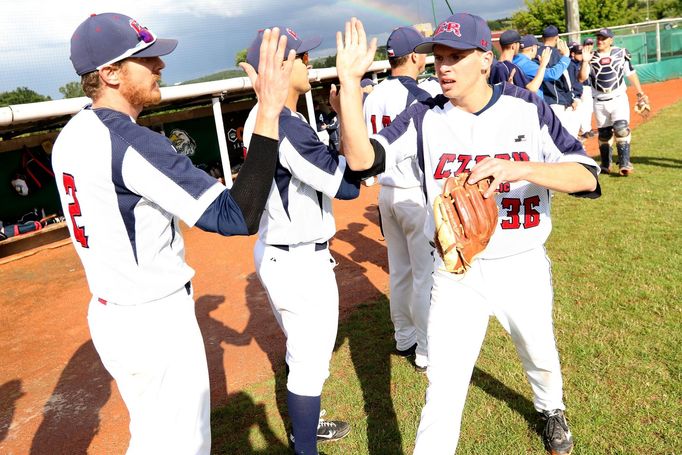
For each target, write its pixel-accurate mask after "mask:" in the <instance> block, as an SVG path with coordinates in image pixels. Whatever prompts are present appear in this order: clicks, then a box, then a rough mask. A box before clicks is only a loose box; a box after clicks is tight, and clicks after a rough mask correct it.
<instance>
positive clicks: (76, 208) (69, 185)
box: [63, 174, 88, 248]
mask: <svg viewBox="0 0 682 455" xmlns="http://www.w3.org/2000/svg"><path fill="white" fill-rule="evenodd" d="M63 182H64V190H65V191H66V194H67V195H70V196H71V197H72V198H73V202H70V203H69V215H70V216H71V225H72V226H73V236H74V237H75V238H76V241H77V242H78V243H80V244H81V246H82V247H83V248H88V236H87V235H85V228H84V227H82V226H78V224H77V223H76V217H77V216H81V206H80V204H79V203H78V198H77V197H76V181H75V179H74V178H73V175H70V174H64V178H63Z"/></svg>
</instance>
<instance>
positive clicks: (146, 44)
mask: <svg viewBox="0 0 682 455" xmlns="http://www.w3.org/2000/svg"><path fill="white" fill-rule="evenodd" d="M177 45H178V41H177V40H174V39H161V38H157V37H156V35H155V34H154V33H153V32H152V31H151V30H149V29H148V28H146V27H142V26H141V25H140V24H139V23H138V22H137V21H136V20H135V19H132V18H130V17H128V16H126V15H125V14H118V13H102V14H92V15H90V17H88V18H87V19H86V20H85V21H83V22H82V23H81V24H80V25H79V26H78V28H76V31H75V32H73V35H72V36H71V63H72V64H73V68H74V69H75V70H76V73H77V74H78V75H79V76H82V75H83V74H86V73H90V72H92V71H95V70H98V69H100V68H102V67H103V66H106V65H110V64H112V63H116V62H118V61H121V60H123V59H126V58H128V57H160V56H162V55H166V54H170V53H171V52H173V50H174V49H175V47H176V46H177Z"/></svg>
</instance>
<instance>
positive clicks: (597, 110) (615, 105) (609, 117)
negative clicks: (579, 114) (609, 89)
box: [594, 93, 630, 128]
mask: <svg viewBox="0 0 682 455" xmlns="http://www.w3.org/2000/svg"><path fill="white" fill-rule="evenodd" d="M594 118H595V120H596V121H597V128H605V127H607V126H613V123H614V122H615V121H616V120H625V121H626V122H628V123H630V102H629V101H628V96H627V94H625V93H621V94H618V95H616V96H615V97H613V98H611V99H609V100H606V101H599V100H598V99H597V98H595V99H594Z"/></svg>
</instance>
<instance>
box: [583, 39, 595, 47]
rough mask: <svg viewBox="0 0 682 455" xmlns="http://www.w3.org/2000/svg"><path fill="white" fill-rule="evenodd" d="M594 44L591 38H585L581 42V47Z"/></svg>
mask: <svg viewBox="0 0 682 455" xmlns="http://www.w3.org/2000/svg"><path fill="white" fill-rule="evenodd" d="M593 44H594V40H593V39H592V38H585V40H584V41H583V46H591V45H593Z"/></svg>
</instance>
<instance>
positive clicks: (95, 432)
mask: <svg viewBox="0 0 682 455" xmlns="http://www.w3.org/2000/svg"><path fill="white" fill-rule="evenodd" d="M645 91H646V93H647V94H648V95H649V98H650V100H651V102H652V105H653V107H654V112H653V113H652V116H653V115H655V114H656V112H657V111H658V110H659V109H661V108H663V107H665V106H668V105H670V104H672V103H675V102H677V101H678V100H679V99H680V98H681V97H682V79H677V80H673V81H668V82H665V83H657V84H649V85H646V86H645ZM628 93H629V96H630V98H631V102H632V100H633V99H634V92H633V91H632V90H630V91H629V92H628ZM632 124H633V126H634V127H637V126H638V125H640V124H641V118H640V117H639V116H638V115H636V114H633V116H632ZM586 148H587V150H588V152H589V153H590V154H591V155H596V154H598V151H597V144H596V139H591V140H590V141H588V143H587V144H586ZM633 155H635V156H636V155H637V146H636V143H635V144H634V146H633ZM377 194H378V188H377V187H376V186H375V187H371V188H365V189H363V192H362V194H361V196H360V198H358V199H357V200H355V201H348V202H344V201H335V215H336V220H337V226H338V229H339V232H338V234H337V235H336V237H335V238H334V240H333V241H332V244H331V249H332V252H333V254H334V257H335V258H336V259H337V261H338V263H339V265H338V266H337V269H336V270H337V277H338V282H339V288H340V294H341V315H342V318H343V317H344V315H347V314H348V313H349V312H350V311H352V310H353V308H354V307H355V306H357V305H358V304H359V303H362V302H365V301H368V300H373V299H375V298H376V297H378V296H379V295H381V294H382V293H386V292H387V287H388V279H387V263H386V253H385V248H384V243H383V239H382V237H381V234H380V231H379V228H378V217H377V207H376V199H377ZM185 236H186V237H185V239H186V244H187V259H188V262H189V263H190V265H192V266H193V267H194V268H195V270H196V271H197V275H196V276H195V278H194V280H193V285H194V291H195V298H196V301H197V306H196V308H197V315H198V318H199V324H200V326H201V329H202V332H203V334H204V339H205V344H206V351H207V355H208V362H209V369H210V376H211V398H212V400H213V405H214V406H216V405H220V404H222V403H224V402H225V401H226V400H227V398H228V393H229V394H230V395H231V394H234V393H236V392H238V391H240V390H242V389H243V388H244V387H245V386H247V385H248V384H253V383H256V382H260V381H262V380H264V379H267V378H270V377H271V376H272V371H273V368H278V367H279V366H280V365H281V364H282V361H283V354H284V352H283V349H284V342H283V341H284V340H283V336H282V335H281V333H280V331H279V328H278V327H277V324H276V322H275V320H274V317H273V316H272V313H271V310H270V307H269V304H268V302H267V297H266V295H265V293H264V291H263V289H262V288H261V286H260V284H259V282H258V280H257V278H256V277H255V274H254V266H253V256H252V247H253V243H254V241H255V238H237V237H235V238H223V237H220V236H217V235H213V234H208V233H205V232H202V231H200V230H198V229H191V230H186V232H185ZM0 270H1V271H2V273H0V288H1V289H3V292H2V296H1V297H0V323H1V327H2V331H1V332H0V349H1V352H2V368H1V369H0V453H3V454H26V453H35V454H45V453H49V454H77V453H86V452H89V453H106V454H119V453H124V452H125V449H126V447H127V442H128V437H129V435H128V429H127V426H128V415H127V411H126V409H125V406H124V405H123V402H122V401H121V398H120V395H119V393H118V391H117V389H116V385H115V384H114V382H113V381H112V379H111V377H110V376H109V375H108V373H107V372H106V370H104V368H103V367H102V365H101V363H100V361H99V358H98V356H97V353H96V352H95V350H94V348H93V345H92V342H91V341H90V336H89V333H88V329H87V323H86V310H87V303H88V301H89V298H90V295H89V291H88V287H87V283H86V281H85V275H84V272H83V269H82V267H81V265H80V262H79V260H78V257H77V255H76V253H75V250H74V249H73V247H72V246H71V245H70V244H69V245H67V246H62V247H58V248H54V249H47V250H44V251H40V252H39V253H37V254H34V255H32V256H28V257H25V258H23V259H20V260H16V261H13V262H9V263H7V264H3V265H0Z"/></svg>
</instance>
